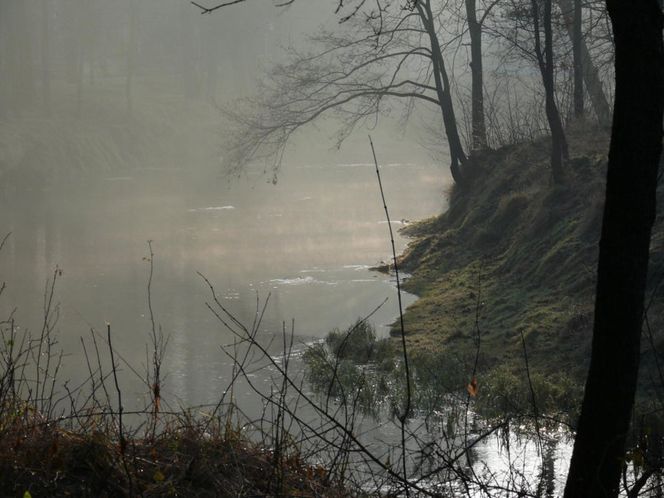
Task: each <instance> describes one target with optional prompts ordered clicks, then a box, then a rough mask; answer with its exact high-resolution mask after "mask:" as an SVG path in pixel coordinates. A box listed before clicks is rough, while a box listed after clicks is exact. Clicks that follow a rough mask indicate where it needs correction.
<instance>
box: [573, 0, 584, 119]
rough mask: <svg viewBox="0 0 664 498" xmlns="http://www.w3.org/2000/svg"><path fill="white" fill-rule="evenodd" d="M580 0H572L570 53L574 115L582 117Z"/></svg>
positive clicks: (581, 17)
mask: <svg viewBox="0 0 664 498" xmlns="http://www.w3.org/2000/svg"><path fill="white" fill-rule="evenodd" d="M582 19H583V16H582V12H581V0H574V21H573V22H574V26H573V30H574V33H573V36H572V55H573V58H574V116H575V117H576V118H582V117H583V57H582V55H581V42H582V41H583V34H582V33H581V22H582Z"/></svg>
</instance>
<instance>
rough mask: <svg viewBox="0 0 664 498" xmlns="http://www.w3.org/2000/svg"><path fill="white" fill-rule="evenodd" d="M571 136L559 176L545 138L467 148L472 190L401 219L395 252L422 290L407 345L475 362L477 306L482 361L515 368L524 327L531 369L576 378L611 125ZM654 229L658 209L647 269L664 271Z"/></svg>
mask: <svg viewBox="0 0 664 498" xmlns="http://www.w3.org/2000/svg"><path fill="white" fill-rule="evenodd" d="M568 139H569V141H570V156H571V157H570V162H569V165H568V167H567V182H566V185H564V186H560V187H554V186H553V185H552V184H551V182H550V173H549V169H548V150H549V145H548V141H547V140H542V141H538V142H536V143H529V144H520V145H514V146H510V147H506V148H503V149H501V150H498V151H494V152H489V153H486V154H485V155H483V156H482V157H480V158H478V159H477V160H476V163H475V165H474V166H473V168H474V171H473V174H474V178H475V180H474V183H473V187H472V189H471V191H470V193H469V194H465V195H461V194H460V193H459V192H458V191H456V190H455V191H452V193H451V196H450V208H449V210H448V211H447V212H446V213H444V214H443V215H441V216H438V217H435V218H432V219H429V220H425V221H423V222H421V223H418V224H416V225H413V226H411V227H409V228H408V229H407V232H406V233H407V234H408V235H410V236H413V237H415V240H414V241H413V242H412V243H411V244H410V246H409V248H408V250H407V251H406V253H405V254H404V256H403V258H402V265H403V268H404V269H405V270H406V271H408V272H410V273H412V278H410V280H408V281H407V283H406V285H405V288H406V290H408V291H410V292H414V293H416V294H418V295H419V296H420V299H419V300H418V301H417V302H416V303H415V304H414V305H412V306H411V307H410V308H409V309H408V310H407V313H406V317H405V320H406V327H407V334H408V340H409V344H410V347H411V350H412V351H413V352H414V353H415V354H416V353H417V352H418V351H431V350H445V351H447V352H450V353H452V354H455V355H458V356H459V357H460V358H461V359H462V361H463V362H464V363H465V364H466V365H468V366H469V369H470V368H472V363H473V360H474V355H475V350H476V346H475V345H476V337H477V332H476V325H475V321H476V316H477V317H478V319H479V320H478V324H479V328H480V330H481V349H480V363H479V368H480V372H487V371H490V370H493V369H494V368H495V367H498V366H500V367H501V368H508V369H511V370H513V371H518V370H521V371H522V370H523V365H524V355H523V347H522V342H521V334H523V337H524V338H525V342H526V345H527V351H528V357H529V358H528V359H529V362H530V366H531V369H532V370H534V371H536V372H539V373H541V374H543V375H546V376H549V377H550V378H553V379H555V378H557V377H562V376H564V377H568V378H571V379H572V380H575V381H577V382H578V383H581V382H582V379H583V378H584V376H585V372H586V368H587V365H588V360H589V357H590V339H591V331H592V311H593V296H594V286H595V267H596V262H597V253H598V241H599V233H600V225H601V216H602V206H603V199H604V177H605V171H606V151H608V136H607V135H606V133H602V132H597V131H589V130H577V131H576V132H572V133H570V136H569V137H568ZM663 239H664V229H663V228H662V221H661V217H658V220H657V225H656V227H655V231H654V236H653V246H652V262H651V270H653V271H651V273H653V274H655V273H657V272H658V271H660V272H661V268H662V264H661V263H662V261H663V260H664V249H663ZM653 276H654V277H656V275H653ZM652 280H655V278H653V279H652ZM652 287H653V288H654V285H653V286H652ZM661 294H662V293H661V292H659V296H656V298H655V299H654V300H653V307H652V308H651V311H650V313H649V316H650V318H651V324H653V325H654V326H653V331H656V330H657V329H658V327H657V325H658V324H660V323H661V319H660V317H661V315H662V313H661V310H662V306H661V302H662V300H661V299H657V297H661ZM478 295H479V303H480V305H479V306H478ZM650 349H651V348H650V347H649V343H644V357H645V360H644V364H645V368H644V369H643V371H644V372H645V374H646V377H653V376H656V374H655V373H654V372H655V369H654V368H653V366H654V362H653V358H654V357H653V355H652V353H651V352H650Z"/></svg>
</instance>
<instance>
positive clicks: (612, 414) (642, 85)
mask: <svg viewBox="0 0 664 498" xmlns="http://www.w3.org/2000/svg"><path fill="white" fill-rule="evenodd" d="M607 5H608V10H609V15H610V17H611V23H612V26H613V34H614V39H615V50H616V54H615V73H616V93H615V106H614V114H613V127H612V131H611V145H610V149H609V165H608V172H607V183H606V200H605V205H604V218H603V222H602V235H601V239H600V246H599V262H598V269H597V294H596V298H595V321H594V326H593V340H592V357H591V361H590V369H589V372H588V378H587V381H586V389H585V394H584V398H583V404H582V407H581V416H580V419H579V423H578V430H577V435H576V439H575V442H574V452H573V454H572V461H571V464H570V469H569V474H568V477H567V485H566V488H565V498H593V497H602V498H604V497H616V496H618V492H619V481H620V475H621V471H622V469H623V467H624V465H625V440H626V435H627V431H628V429H629V425H630V419H631V415H632V407H633V404H634V396H635V392H636V383H637V375H638V370H639V357H640V343H641V327H642V321H643V309H644V304H643V303H644V295H645V287H646V278H647V274H648V259H649V248H650V235H651V229H652V225H653V222H654V220H655V214H656V189H657V174H658V167H659V163H660V157H661V152H662V131H663V130H662V118H663V117H664V46H663V43H662V27H663V23H662V9H661V5H660V3H659V2H658V0H634V1H632V2H623V1H620V0H608V1H607Z"/></svg>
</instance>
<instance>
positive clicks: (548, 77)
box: [531, 0, 568, 183]
mask: <svg viewBox="0 0 664 498" xmlns="http://www.w3.org/2000/svg"><path fill="white" fill-rule="evenodd" d="M543 3H544V5H543V14H542V23H541V24H542V25H543V28H544V48H542V42H541V37H540V5H539V2H538V0H531V10H532V16H533V28H534V33H535V56H536V58H537V63H538V65H539V69H540V73H541V75H542V83H543V85H544V98H545V111H546V118H547V121H548V122H549V130H550V131H551V174H552V177H553V181H554V183H562V181H563V160H564V159H566V158H567V156H568V149H567V139H566V138H565V130H564V129H563V122H562V119H561V117H560V112H559V110H558V105H557V104H556V97H555V79H554V66H553V32H552V26H551V0H543Z"/></svg>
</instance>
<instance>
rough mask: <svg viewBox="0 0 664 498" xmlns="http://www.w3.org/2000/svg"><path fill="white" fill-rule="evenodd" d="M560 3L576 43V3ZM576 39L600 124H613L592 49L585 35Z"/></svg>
mask: <svg viewBox="0 0 664 498" xmlns="http://www.w3.org/2000/svg"><path fill="white" fill-rule="evenodd" d="M575 2H578V0H575ZM558 5H560V10H561V11H562V13H563V20H564V21H565V28H566V29H567V33H568V34H569V37H570V40H572V44H574V40H575V34H574V29H575V24H574V11H575V8H576V3H575V4H573V3H572V2H571V0H558ZM576 39H577V40H579V45H580V46H579V52H580V60H581V67H582V72H583V81H584V83H585V84H586V91H587V92H588V96H589V97H590V103H591V104H592V106H593V110H594V111H595V115H596V116H597V121H598V122H599V124H600V125H601V126H609V125H610V124H611V108H610V106H609V101H608V100H607V99H606V94H605V93H604V90H603V88H602V81H601V80H600V78H599V74H598V72H597V68H596V67H595V65H594V64H593V61H592V58H591V57H590V51H589V50H588V46H587V45H586V42H585V40H584V39H583V36H581V38H580V39H578V38H576Z"/></svg>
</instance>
